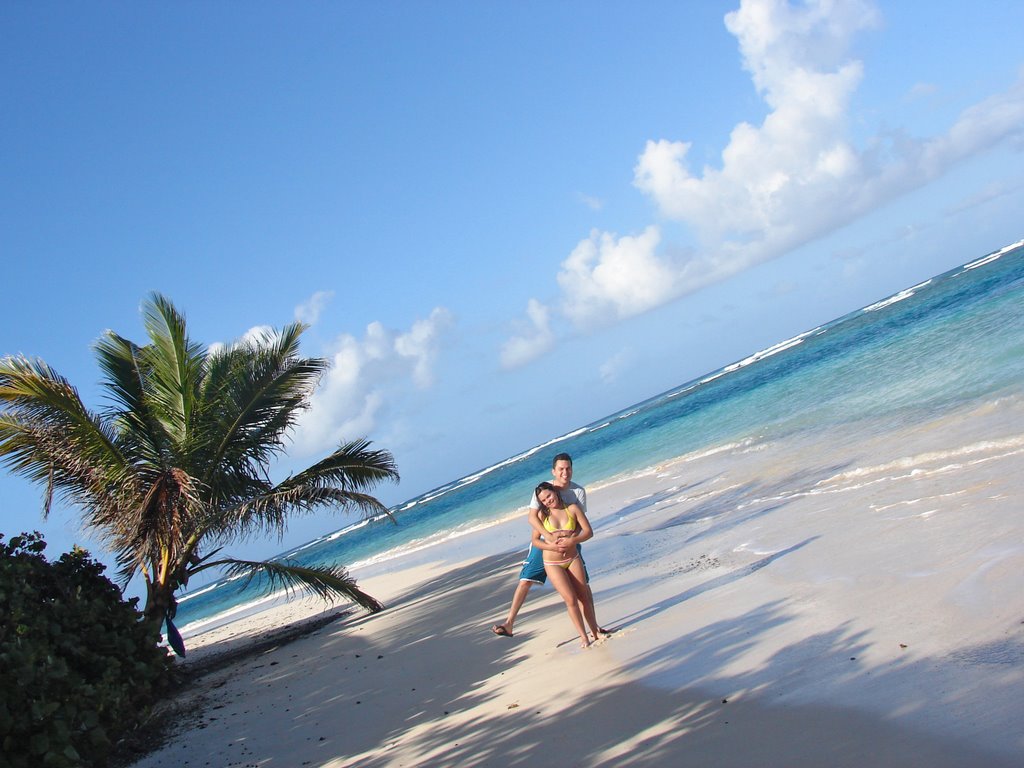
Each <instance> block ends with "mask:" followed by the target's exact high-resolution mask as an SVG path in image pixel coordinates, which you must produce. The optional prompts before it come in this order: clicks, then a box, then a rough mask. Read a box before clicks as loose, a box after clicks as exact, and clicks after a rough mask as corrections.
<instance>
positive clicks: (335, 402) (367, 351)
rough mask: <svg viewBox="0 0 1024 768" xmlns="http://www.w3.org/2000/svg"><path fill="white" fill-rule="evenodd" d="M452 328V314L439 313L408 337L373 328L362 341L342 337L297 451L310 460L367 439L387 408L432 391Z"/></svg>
mask: <svg viewBox="0 0 1024 768" xmlns="http://www.w3.org/2000/svg"><path fill="white" fill-rule="evenodd" d="M453 323H454V320H453V318H452V316H451V313H450V312H449V311H448V310H447V309H444V308H442V307H438V308H435V309H434V310H433V311H432V312H431V313H430V316H429V317H427V318H426V319H420V320H417V321H416V322H414V323H413V324H412V327H411V328H409V329H408V330H407V331H395V330H391V329H388V328H385V327H384V326H383V325H382V324H381V323H379V322H373V323H370V324H369V325H368V326H367V327H366V332H365V334H364V335H363V337H362V338H357V337H355V336H353V335H351V334H347V333H345V334H341V335H340V336H338V337H337V338H336V339H335V340H334V342H333V344H332V346H331V349H330V350H329V354H328V356H329V357H330V359H331V368H330V370H329V371H328V372H327V374H326V375H325V376H324V378H323V380H322V381H321V382H320V386H319V387H318V388H317V390H316V392H315V393H314V394H313V398H312V402H311V407H310V409H309V410H308V411H306V412H304V413H303V414H302V415H301V417H300V419H299V425H298V429H297V430H296V434H295V446H296V449H297V451H298V452H299V453H303V454H309V453H313V452H317V451H322V450H325V449H328V448H331V447H333V446H334V445H336V444H337V443H339V442H341V441H342V440H348V439H352V438H356V437H362V436H366V435H369V434H370V433H372V432H373V431H374V429H375V428H376V427H377V426H378V423H379V420H380V419H381V417H382V414H383V412H384V410H385V408H386V406H387V404H388V403H389V402H394V401H395V400H396V399H397V398H400V397H401V395H402V393H403V392H408V391H410V390H414V389H425V388H427V387H429V386H431V384H432V383H433V380H434V367H435V363H436V361H437V356H438V353H439V350H440V346H441V343H442V341H443V337H444V334H445V332H446V331H447V330H448V329H449V328H450V327H451V326H452V325H453Z"/></svg>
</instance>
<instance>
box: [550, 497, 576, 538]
mask: <svg viewBox="0 0 1024 768" xmlns="http://www.w3.org/2000/svg"><path fill="white" fill-rule="evenodd" d="M565 513H566V514H567V515H568V516H569V521H568V522H569V525H568V527H567V528H555V524H554V523H552V522H551V515H548V516H547V517H545V518H544V521H543V522H544V530H546V531H548V532H549V533H554V532H555V531H575V530H576V517H575V516H574V515H573V513H572V511H571V510H570V509H569V505H568V504H567V505H566V506H565Z"/></svg>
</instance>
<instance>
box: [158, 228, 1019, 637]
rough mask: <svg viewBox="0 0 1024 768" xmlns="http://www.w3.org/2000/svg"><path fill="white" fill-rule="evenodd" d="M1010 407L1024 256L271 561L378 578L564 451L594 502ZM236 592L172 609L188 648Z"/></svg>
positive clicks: (882, 304) (924, 288) (946, 279)
mask: <svg viewBox="0 0 1024 768" xmlns="http://www.w3.org/2000/svg"><path fill="white" fill-rule="evenodd" d="M1006 399H1015V400H1021V399H1024V241H1020V242H1017V243H1014V244H1012V245H1008V246H1006V247H1005V248H1002V249H1000V250H998V251H995V252H993V253H990V254H987V255H985V256H983V257H977V258H974V259H972V260H970V261H968V262H967V263H965V264H964V265H962V266H960V267H957V268H955V269H952V270H950V271H948V272H945V273H943V274H941V275H937V276H935V277H933V278H931V279H930V280H927V281H925V282H922V283H920V284H918V285H915V286H913V287H910V288H907V289H905V290H903V291H900V292H899V293H897V294H895V295H893V296H891V297H889V298H886V299H884V300H882V301H878V302H877V303H874V304H872V305H870V306H867V307H864V308H863V309H860V310H857V311H855V312H851V313H849V314H847V315H845V316H843V317H840V318H838V319H836V320H834V321H832V322H830V323H827V324H825V325H822V326H820V327H817V328H813V329H811V330H808V331H806V332H804V333H801V334H800V335H798V336H795V337H793V338H791V339H787V340H785V341H782V342H780V343H778V344H775V345H773V346H771V347H769V348H767V349H764V350H762V351H760V352H757V353H755V354H752V355H750V356H749V357H747V358H745V359H743V360H740V361H737V362H735V363H733V364H731V365H728V366H725V367H724V368H722V369H720V370H718V371H714V372H711V373H709V374H707V375H705V376H702V377H700V378H698V379H694V380H693V381H690V382H687V383H684V384H682V385H680V386H678V387H675V388H673V389H671V390H669V391H667V392H664V393H662V394H659V395H656V396H654V397H652V398H650V399H648V400H645V401H643V402H641V403H638V404H636V405H632V406H630V407H628V408H625V409H623V410H621V411H619V412H618V413H614V414H612V415H610V416H608V417H606V418H603V419H599V420H598V421H595V422H594V423H592V424H588V425H586V426H583V427H580V428H579V429H576V430H573V431H571V432H569V433H567V434H564V435H561V436H557V437H552V438H551V439H548V440H546V441H544V442H543V443H541V444H539V445H536V446H534V447H532V448H530V449H529V450H527V451H524V452H523V453H520V454H518V455H516V456H512V457H510V458H508V459H506V460H504V461H501V462H499V463H497V464H495V465H493V466H490V467H487V468H484V469H481V470H479V471H477V472H474V473H472V474H470V475H467V476H466V477H462V478H459V479H458V480H454V481H452V482H450V483H447V484H446V485H443V486H441V487H438V488H435V489H433V490H431V491H429V492H427V493H424V494H422V495H420V496H417V497H416V498H413V499H410V500H408V501H406V502H404V503H402V504H399V505H397V506H395V507H394V508H393V509H392V510H391V512H392V516H393V518H394V522H392V520H390V519H388V518H387V517H381V518H377V519H372V520H365V521H361V522H359V523H356V524H354V525H350V526H347V527H345V528H343V529H341V530H338V531H336V532H334V533H331V534H328V535H326V536H323V537H321V538H319V539H316V540H314V541H311V542H308V543H307V544H304V545H302V546H300V547H297V548H295V549H292V550H290V551H289V552H286V553H283V554H282V555H281V556H280V558H279V559H287V560H294V561H298V562H300V563H302V564H306V565H320V564H335V563H337V564H341V565H344V566H345V567H347V568H349V569H350V570H352V571H354V572H355V573H356V575H357V576H358V575H359V572H360V571H361V569H367V568H371V567H383V568H386V567H387V563H388V562H389V561H392V560H395V559H396V558H403V557H408V556H410V555H411V554H412V553H416V552H419V553H422V552H424V551H429V549H430V548H431V547H434V546H436V545H439V544H442V543H450V542H451V541H452V540H453V539H458V538H460V537H464V536H467V535H469V534H472V533H475V532H477V531H480V530H482V529H484V528H487V527H489V526H492V525H494V524H495V523H496V522H501V521H506V520H509V519H513V518H515V517H517V516H519V515H521V514H522V512H521V510H522V508H523V506H524V501H525V500H526V499H528V498H529V494H530V490H531V489H532V488H533V486H534V485H535V484H536V483H537V482H538V481H539V480H541V479H546V478H548V477H549V469H550V462H551V457H552V456H553V455H554V454H555V453H559V452H563V451H564V452H567V453H569V454H571V455H572V456H573V459H574V463H575V467H576V474H577V479H578V480H580V481H582V482H585V484H586V486H587V487H588V489H591V490H592V489H594V488H599V487H602V486H603V485H607V484H610V483H613V482H616V480H617V479H619V478H622V477H624V476H629V475H631V474H635V473H640V472H644V471H646V470H649V468H650V467H652V466H655V465H657V464H659V463H661V462H666V461H671V460H686V459H687V458H696V457H701V456H708V455H714V454H726V453H729V452H732V451H738V450H744V451H748V450H756V448H757V446H759V445H765V444H769V443H772V444H778V443H781V442H784V441H790V442H792V441H799V440H800V439H801V438H802V437H805V436H816V437H820V436H821V435H822V434H825V433H827V434H828V435H829V439H830V440H831V441H834V442H835V441H844V440H847V441H851V442H852V441H863V440H865V439H871V438H872V437H878V436H884V435H885V434H887V433H888V432H891V431H893V430H896V429H898V428H901V427H906V426H913V425H915V424H919V423H923V422H925V421H928V420H931V419H934V418H935V416H936V414H941V413H944V412H949V411H953V410H957V409H960V408H963V407H979V406H984V405H985V404H986V403H994V402H998V401H1003V400H1006ZM592 517H593V515H592ZM595 530H599V524H598V523H595ZM527 538H528V534H527V532H526V529H525V525H524V530H523V534H522V539H523V542H522V544H523V546H524V547H525V544H526V541H527ZM588 546H589V545H588ZM511 582H512V575H511V574H510V584H511ZM244 583H245V582H244V580H234V581H228V580H222V581H218V582H214V583H212V584H209V585H206V586H203V587H200V588H197V589H195V590H193V591H191V592H189V593H185V594H183V595H181V596H180V597H179V607H178V613H177V617H176V619H175V622H176V624H177V625H178V626H179V627H180V628H181V629H182V632H183V634H185V635H190V634H195V633H197V632H199V631H202V630H204V629H207V628H209V627H211V626H215V625H216V624H217V623H220V622H222V621H224V620H225V619H226V617H229V616H237V615H239V614H240V613H242V612H245V611H252V610H255V609H257V608H258V607H260V606H262V605H268V604H269V602H270V601H269V600H268V599H267V598H265V597H264V596H263V592H264V590H263V588H262V585H261V584H260V583H259V582H258V581H254V582H253V583H252V584H249V585H248V586H246V587H245V588H244V589H241V588H240V586H241V585H242V584H244ZM510 589H511V588H510ZM499 610H503V608H502V607H499Z"/></svg>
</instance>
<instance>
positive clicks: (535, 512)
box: [527, 507, 550, 536]
mask: <svg viewBox="0 0 1024 768" xmlns="http://www.w3.org/2000/svg"><path fill="white" fill-rule="evenodd" d="M527 519H528V520H529V522H530V528H531V529H532V533H534V534H538V533H539V534H540V535H541V536H543V535H545V534H547V533H548V532H547V529H546V528H544V523H543V521H542V520H541V517H540V510H539V509H533V508H532V507H531V508H530V512H529V516H528V518H527ZM548 535H549V536H550V534H548Z"/></svg>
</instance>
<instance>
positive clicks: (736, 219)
mask: <svg viewBox="0 0 1024 768" xmlns="http://www.w3.org/2000/svg"><path fill="white" fill-rule="evenodd" d="M878 20H879V17H878V14H877V12H876V11H875V9H874V7H873V5H871V4H870V3H868V2H866V1H865V0H807V1H806V2H801V3H798V4H790V3H789V2H786V1H785V0H743V2H741V5H740V8H739V9H738V10H737V11H735V12H732V13H729V14H727V15H726V17H725V24H726V27H727V28H728V30H729V31H730V32H731V33H732V34H733V35H734V36H735V37H736V38H737V40H738V42H739V48H740V52H741V54H742V57H743V66H744V68H745V69H746V70H747V71H748V72H750V74H751V77H752V80H753V83H754V86H755V88H756V89H757V92H758V93H759V94H760V95H761V97H762V98H763V99H764V102H765V104H766V105H767V106H768V108H769V112H768V114H767V116H766V117H765V118H764V120H763V122H762V123H761V124H760V125H752V124H751V123H748V122H742V123H740V124H738V125H737V126H735V128H733V130H732V133H731V135H730V138H729V143H728V144H727V146H726V147H725V148H724V149H723V151H722V155H721V164H720V166H719V167H704V168H703V169H702V170H701V172H700V173H699V174H695V173H693V172H691V170H690V168H689V166H688V154H689V150H690V146H691V145H690V143H689V142H686V141H675V140H668V139H659V140H650V141H648V142H647V143H646V146H645V147H644V150H643V152H642V153H641V154H640V156H639V158H638V160H637V163H636V166H635V168H634V185H635V186H636V187H637V188H638V189H640V190H641V191H643V192H644V193H645V194H646V195H648V196H649V197H650V199H651V200H652V201H653V202H654V204H655V205H656V207H657V209H658V210H659V212H660V213H661V214H662V215H663V216H665V217H666V218H668V219H670V220H674V221H679V222H682V223H684V224H685V225H687V226H688V227H689V228H690V229H691V230H692V231H693V232H694V233H695V234H696V236H697V242H698V243H699V245H698V248H697V249H696V250H695V251H694V252H693V253H689V254H682V253H676V254H672V253H670V252H666V251H670V248H665V247H663V246H661V245H660V240H661V234H660V231H659V229H658V228H657V227H654V226H650V227H648V228H647V229H646V230H644V231H643V233H642V234H640V235H636V236H627V237H621V238H620V237H618V236H616V235H615V234H611V233H607V232H597V231H595V232H592V233H591V235H590V237H589V238H587V239H586V240H583V241H581V242H580V243H579V244H578V245H577V246H576V248H575V249H574V250H573V252H572V253H571V254H570V255H569V257H568V258H567V259H566V260H565V261H564V262H563V263H562V265H561V270H560V272H559V274H558V284H559V286H560V287H561V291H562V295H561V296H560V297H558V298H557V299H554V300H552V301H551V302H550V303H551V305H552V306H555V307H558V311H560V312H561V313H562V314H563V315H565V316H566V317H567V318H568V319H570V320H571V321H572V322H573V323H574V325H575V326H576V327H577V328H578V329H582V330H587V329H589V328H592V327H594V326H597V325H602V324H607V323H609V322H614V321H617V320H619V319H622V318H625V317H629V316H631V315H635V314H638V313H641V312H645V311H647V310H649V309H652V308H654V307H656V306H658V305H660V304H663V303H666V302H668V301H671V300H673V299H676V298H679V297H680V296H683V295H685V294H687V293H690V292H693V291H695V290H697V289H699V288H702V287H703V286H705V285H708V284H709V283H712V282H716V281H720V280H723V279H726V278H728V277H730V276H731V275H734V274H736V273H738V272H741V271H743V270H745V269H747V268H749V267H751V266H753V265H755V264H758V263H760V262H764V261H766V260H769V259H773V258H777V257H779V256H781V255H783V254H785V253H787V252H789V251H790V250H792V249H793V248H795V247H797V246H799V245H802V244H804V243H806V242H809V241H811V240H813V239H814V238H816V237H819V236H821V235H822V234H824V233H826V232H828V231H831V230H834V229H835V228H837V227H840V226H842V225H844V224H847V223H849V222H850V221H852V220H854V219H856V218H858V217H860V216H862V215H864V214H865V213H867V212H869V211H871V210H873V209H875V208H877V207H879V206H880V205H883V204H884V203H886V202H888V201H890V200H892V199H893V198H895V197H897V196H899V195H901V194H904V193H906V192H908V191H910V190H912V189H915V188H917V187H920V186H923V185H925V184H927V183H929V182H931V181H933V180H935V179H936V178H938V177H939V176H941V175H942V174H944V173H945V172H946V171H948V170H949V169H950V168H951V167H952V166H954V165H955V164H956V163H958V162H961V161H962V160H964V159H967V158H969V157H971V156H973V155H976V154H979V153H982V152H985V151H988V150H990V149H991V148H993V147H995V146H997V145H999V144H1011V145H1012V146H1015V147H1017V146H1019V147H1022V148H1024V76H1022V78H1021V79H1020V80H1019V81H1018V82H1017V84H1016V85H1015V86H1013V87H1012V88H1011V89H1010V90H1008V91H1006V92H1005V93H1001V94H997V95H995V96H992V97H991V98H988V99H986V100H984V101H982V102H979V103H978V104H975V105H973V106H971V107H969V108H968V109H966V110H964V112H963V113H962V114H961V115H960V118H959V119H958V120H957V121H956V123H955V124H954V125H953V126H952V127H951V128H950V129H949V130H948V131H947V132H946V133H945V134H943V135H939V136H936V137H933V138H927V139H918V138H912V137H908V136H905V135H902V134H901V133H899V132H898V131H897V132H889V133H887V134H885V135H879V136H877V137H875V138H873V139H870V140H868V141H867V142H865V145H864V146H863V147H861V148H858V147H856V146H854V145H853V144H852V142H851V141H850V139H849V138H848V136H849V131H848V123H849V122H850V115H849V111H850V104H851V100H852V96H853V94H854V92H855V91H856V89H857V87H858V86H859V84H860V82H861V79H862V77H863V66H862V64H861V62H859V61H856V60H851V59H849V58H848V52H849V50H850V43H851V42H852V40H853V39H854V37H855V35H856V34H858V33H859V32H861V31H863V30H864V29H867V28H870V27H872V26H874V25H876V24H877V23H878ZM917 90H919V91H920V90H923V89H917ZM548 322H549V321H548ZM555 327H558V325H557V323H556V324H555ZM545 328H549V326H547V325H546V326H545ZM538 335H540V334H538ZM543 339H544V341H545V344H546V346H545V348H550V347H551V346H552V345H553V344H554V342H555V341H556V339H555V338H554V337H553V335H552V334H551V333H550V331H549V330H548V331H547V332H546V333H545V334H543ZM534 346H536V345H534ZM531 348H534V347H532V346H531V345H530V344H529V343H528V339H527V338H525V337H523V336H519V337H517V338H515V339H513V340H511V341H510V342H509V343H508V344H506V346H505V348H504V349H503V351H502V357H503V360H509V359H515V360H520V361H525V360H526V359H528V357H529V356H528V355H527V354H525V352H526V351H527V350H528V349H531Z"/></svg>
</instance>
